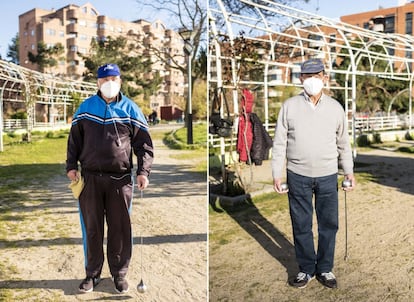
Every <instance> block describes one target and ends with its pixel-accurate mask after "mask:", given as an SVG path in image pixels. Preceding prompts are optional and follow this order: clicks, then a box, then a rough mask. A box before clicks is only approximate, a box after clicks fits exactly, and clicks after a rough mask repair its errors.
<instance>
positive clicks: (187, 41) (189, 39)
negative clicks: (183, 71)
mask: <svg viewBox="0 0 414 302" xmlns="http://www.w3.org/2000/svg"><path fill="white" fill-rule="evenodd" d="M178 33H179V34H180V36H181V38H182V39H183V40H184V53H185V55H186V56H187V78H188V81H187V82H188V90H187V91H188V95H187V144H188V145H192V144H193V109H192V100H191V94H192V92H191V86H192V76H191V58H192V57H193V39H194V35H195V33H194V32H193V31H192V30H190V29H187V28H182V29H180V30H179V32H178Z"/></svg>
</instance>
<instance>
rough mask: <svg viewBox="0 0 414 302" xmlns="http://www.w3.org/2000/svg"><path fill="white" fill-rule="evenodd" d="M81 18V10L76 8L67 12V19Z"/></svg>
mask: <svg viewBox="0 0 414 302" xmlns="http://www.w3.org/2000/svg"><path fill="white" fill-rule="evenodd" d="M78 18H79V12H78V10H76V9H70V10H68V12H67V15H66V19H78Z"/></svg>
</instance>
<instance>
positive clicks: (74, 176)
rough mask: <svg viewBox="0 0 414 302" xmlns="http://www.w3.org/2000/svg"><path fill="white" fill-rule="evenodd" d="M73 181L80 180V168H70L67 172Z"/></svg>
mask: <svg viewBox="0 0 414 302" xmlns="http://www.w3.org/2000/svg"><path fill="white" fill-rule="evenodd" d="M66 175H67V176H68V178H69V179H70V180H71V181H78V180H79V173H78V170H70V171H68V173H67V174H66Z"/></svg>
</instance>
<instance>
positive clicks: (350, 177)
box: [342, 174, 356, 191]
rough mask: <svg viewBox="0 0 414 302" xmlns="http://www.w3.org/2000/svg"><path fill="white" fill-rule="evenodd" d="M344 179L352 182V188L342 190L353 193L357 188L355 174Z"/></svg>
mask: <svg viewBox="0 0 414 302" xmlns="http://www.w3.org/2000/svg"><path fill="white" fill-rule="evenodd" d="M344 179H346V180H349V181H350V182H351V186H350V187H346V188H342V190H344V191H352V190H353V189H354V188H355V186H356V180H355V177H354V174H347V175H345V178H344Z"/></svg>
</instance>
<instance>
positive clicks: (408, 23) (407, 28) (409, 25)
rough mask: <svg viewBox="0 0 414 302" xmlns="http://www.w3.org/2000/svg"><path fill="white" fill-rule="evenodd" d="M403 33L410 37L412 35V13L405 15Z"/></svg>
mask: <svg viewBox="0 0 414 302" xmlns="http://www.w3.org/2000/svg"><path fill="white" fill-rule="evenodd" d="M405 33H406V34H407V35H411V34H412V33H413V13H406V14H405Z"/></svg>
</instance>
